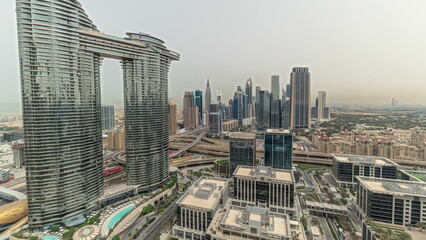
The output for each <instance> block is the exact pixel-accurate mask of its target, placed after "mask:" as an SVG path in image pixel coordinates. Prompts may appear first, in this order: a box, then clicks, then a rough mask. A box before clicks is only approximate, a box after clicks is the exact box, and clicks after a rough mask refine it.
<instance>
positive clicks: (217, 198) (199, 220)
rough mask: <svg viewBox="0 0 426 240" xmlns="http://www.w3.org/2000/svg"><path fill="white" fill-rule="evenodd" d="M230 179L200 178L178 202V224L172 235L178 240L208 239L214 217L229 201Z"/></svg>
mask: <svg viewBox="0 0 426 240" xmlns="http://www.w3.org/2000/svg"><path fill="white" fill-rule="evenodd" d="M228 181H229V180H228V179H223V178H207V177H201V178H199V179H198V180H197V181H196V182H195V183H194V184H193V185H192V186H191V187H190V188H189V189H188V191H186V192H185V193H184V194H183V195H182V197H180V198H179V199H178V200H177V201H176V208H177V210H176V213H177V218H176V224H175V225H174V226H173V228H172V235H173V236H174V237H176V238H178V239H188V237H187V236H191V237H189V239H206V231H207V229H208V228H209V226H210V223H211V222H212V219H213V216H215V215H216V212H217V211H218V210H219V208H220V207H222V206H223V205H224V204H225V203H226V201H227V199H228Z"/></svg>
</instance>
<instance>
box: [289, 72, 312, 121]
mask: <svg viewBox="0 0 426 240" xmlns="http://www.w3.org/2000/svg"><path fill="white" fill-rule="evenodd" d="M290 81H291V121H290V123H291V128H292V129H293V128H295V129H301V128H310V127H311V73H310V72H309V68H307V67H295V68H293V72H292V73H291V75H290Z"/></svg>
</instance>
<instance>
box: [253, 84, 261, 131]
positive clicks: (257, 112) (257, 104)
mask: <svg viewBox="0 0 426 240" xmlns="http://www.w3.org/2000/svg"><path fill="white" fill-rule="evenodd" d="M260 91H261V89H260V86H256V99H255V103H254V112H255V114H254V116H255V117H256V122H257V124H259V121H260V119H261V117H260Z"/></svg>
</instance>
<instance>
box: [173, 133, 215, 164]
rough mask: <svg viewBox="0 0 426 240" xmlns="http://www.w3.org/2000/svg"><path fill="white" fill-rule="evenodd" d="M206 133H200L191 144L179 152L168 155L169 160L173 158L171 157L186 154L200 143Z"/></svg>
mask: <svg viewBox="0 0 426 240" xmlns="http://www.w3.org/2000/svg"><path fill="white" fill-rule="evenodd" d="M206 133H207V132H203V133H201V134H200V135H198V137H197V138H196V139H195V140H194V141H193V142H192V143H191V144H189V145H187V146H185V147H183V148H181V149H179V150H177V151H176V152H174V153H172V154H170V155H169V158H173V157H176V156H179V155H181V154H182V153H184V152H186V151H187V150H188V149H190V148H192V147H193V146H195V145H196V144H198V143H199V142H200V141H201V139H202V138H203V137H204V135H205V134H206Z"/></svg>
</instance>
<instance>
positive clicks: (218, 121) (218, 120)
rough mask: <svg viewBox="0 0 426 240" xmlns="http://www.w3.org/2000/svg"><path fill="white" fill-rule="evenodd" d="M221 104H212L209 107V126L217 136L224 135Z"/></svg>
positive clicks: (211, 131)
mask: <svg viewBox="0 0 426 240" xmlns="http://www.w3.org/2000/svg"><path fill="white" fill-rule="evenodd" d="M220 107H221V105H219V104H210V109H209V123H210V124H209V127H210V133H211V134H213V135H216V136H220V135H222V132H223V129H222V122H223V117H222V110H221V108H220Z"/></svg>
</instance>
